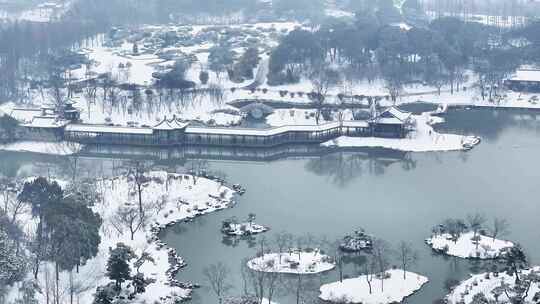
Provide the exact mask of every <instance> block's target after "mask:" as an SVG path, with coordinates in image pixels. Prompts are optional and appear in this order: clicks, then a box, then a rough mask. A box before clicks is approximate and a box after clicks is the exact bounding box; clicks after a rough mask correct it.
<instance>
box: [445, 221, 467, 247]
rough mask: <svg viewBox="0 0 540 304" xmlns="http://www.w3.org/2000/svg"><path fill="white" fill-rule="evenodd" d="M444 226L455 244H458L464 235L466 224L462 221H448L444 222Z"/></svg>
mask: <svg viewBox="0 0 540 304" xmlns="http://www.w3.org/2000/svg"><path fill="white" fill-rule="evenodd" d="M443 226H444V228H445V231H446V233H448V234H450V236H452V239H453V240H454V243H457V241H458V239H459V238H460V237H461V234H462V233H463V230H464V227H465V223H464V222H463V221H462V220H458V219H446V220H444V223H443Z"/></svg>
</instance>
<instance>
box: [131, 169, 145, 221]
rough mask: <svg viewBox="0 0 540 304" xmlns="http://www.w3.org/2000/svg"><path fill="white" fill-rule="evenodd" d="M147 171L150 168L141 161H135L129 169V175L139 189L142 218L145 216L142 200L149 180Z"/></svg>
mask: <svg viewBox="0 0 540 304" xmlns="http://www.w3.org/2000/svg"><path fill="white" fill-rule="evenodd" d="M146 171H148V168H147V167H146V166H145V165H144V163H143V162H141V161H135V162H133V163H132V165H131V167H130V168H129V171H128V177H129V178H131V179H132V180H133V183H134V186H135V188H136V190H137V195H138V203H139V215H140V217H141V220H142V219H143V218H144V210H143V202H142V192H143V185H144V184H145V183H147V182H148V181H149V179H148V177H146V175H145V173H146Z"/></svg>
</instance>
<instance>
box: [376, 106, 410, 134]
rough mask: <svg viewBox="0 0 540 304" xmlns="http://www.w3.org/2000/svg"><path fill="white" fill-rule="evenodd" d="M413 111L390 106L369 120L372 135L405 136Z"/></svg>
mask: <svg viewBox="0 0 540 304" xmlns="http://www.w3.org/2000/svg"><path fill="white" fill-rule="evenodd" d="M411 116H412V115H411V113H409V112H404V111H401V110H400V109H398V108H396V107H390V108H388V109H386V110H385V111H384V112H382V113H381V114H379V115H377V116H376V117H375V118H372V119H371V120H370V121H369V127H370V129H371V134H372V136H375V137H389V138H403V137H405V136H406V135H407V132H408V127H409V126H410V124H411V121H412V119H411Z"/></svg>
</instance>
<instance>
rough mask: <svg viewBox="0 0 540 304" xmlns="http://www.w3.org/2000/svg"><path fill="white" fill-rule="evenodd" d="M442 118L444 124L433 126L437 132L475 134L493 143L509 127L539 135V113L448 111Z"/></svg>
mask: <svg viewBox="0 0 540 304" xmlns="http://www.w3.org/2000/svg"><path fill="white" fill-rule="evenodd" d="M444 118H445V120H446V122H445V123H444V124H442V125H437V126H435V128H436V129H437V130H438V131H441V132H449V133H457V134H475V135H479V136H481V137H482V139H484V140H491V141H495V140H497V139H499V137H500V136H501V135H502V134H503V133H504V131H505V130H507V129H508V128H510V127H512V128H518V129H522V130H527V131H534V132H535V133H536V134H540V112H539V111H527V110H511V109H501V110H483V109H469V110H466V109H461V110H451V111H449V112H448V113H447V114H445V116H444Z"/></svg>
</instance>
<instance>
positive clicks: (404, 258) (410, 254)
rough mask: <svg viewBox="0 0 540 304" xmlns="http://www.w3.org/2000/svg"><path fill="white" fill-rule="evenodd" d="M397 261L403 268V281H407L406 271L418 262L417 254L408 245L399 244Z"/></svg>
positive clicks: (404, 243) (403, 242)
mask: <svg viewBox="0 0 540 304" xmlns="http://www.w3.org/2000/svg"><path fill="white" fill-rule="evenodd" d="M398 254H399V260H400V261H401V267H402V268H403V279H404V280H406V279H407V269H408V268H409V266H411V265H413V264H414V263H416V262H417V261H418V253H417V252H416V251H415V250H414V249H413V248H412V245H411V244H410V243H407V242H405V241H402V242H401V243H399V251H398Z"/></svg>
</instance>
